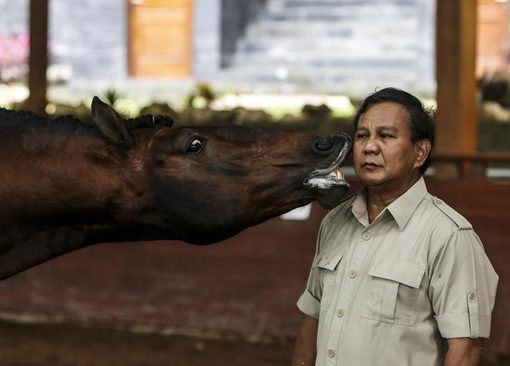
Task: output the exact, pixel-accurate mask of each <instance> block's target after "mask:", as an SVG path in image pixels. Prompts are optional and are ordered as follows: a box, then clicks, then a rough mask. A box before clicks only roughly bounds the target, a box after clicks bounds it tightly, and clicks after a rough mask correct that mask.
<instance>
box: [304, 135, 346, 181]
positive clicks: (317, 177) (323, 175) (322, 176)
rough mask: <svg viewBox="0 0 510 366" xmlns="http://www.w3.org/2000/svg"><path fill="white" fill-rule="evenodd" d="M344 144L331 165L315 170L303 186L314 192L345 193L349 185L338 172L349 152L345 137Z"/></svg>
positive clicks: (341, 173)
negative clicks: (341, 189)
mask: <svg viewBox="0 0 510 366" xmlns="http://www.w3.org/2000/svg"><path fill="white" fill-rule="evenodd" d="M345 137H346V138H345V143H344V146H343V147H342V149H341V150H340V151H339V153H338V155H337V157H336V158H335V160H334V161H333V163H332V164H331V165H330V166H329V167H327V168H324V169H315V170H314V171H313V172H312V173H311V174H310V175H309V176H308V177H307V178H306V179H305V181H304V183H303V184H304V186H305V187H309V188H311V189H316V190H320V191H323V190H331V189H333V188H340V187H341V188H344V189H345V190H346V191H347V190H348V189H349V187H350V185H349V183H347V181H346V180H345V175H344V173H343V172H342V171H341V170H340V164H341V163H342V162H343V161H344V160H345V158H346V157H347V155H348V154H349V151H350V150H351V139H350V138H349V136H347V135H345Z"/></svg>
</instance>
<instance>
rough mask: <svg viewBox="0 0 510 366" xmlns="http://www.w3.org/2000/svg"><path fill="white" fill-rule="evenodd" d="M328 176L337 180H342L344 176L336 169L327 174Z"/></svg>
mask: <svg viewBox="0 0 510 366" xmlns="http://www.w3.org/2000/svg"><path fill="white" fill-rule="evenodd" d="M329 176H330V177H333V178H337V179H344V174H343V173H342V171H341V170H340V169H338V168H336V169H335V170H333V171H332V172H331V173H329Z"/></svg>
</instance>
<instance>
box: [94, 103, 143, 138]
mask: <svg viewBox="0 0 510 366" xmlns="http://www.w3.org/2000/svg"><path fill="white" fill-rule="evenodd" d="M91 110H92V119H93V120H94V123H95V125H96V126H97V128H98V129H99V131H100V132H101V134H102V135H103V136H104V137H105V138H106V139H107V140H108V141H109V142H111V143H113V144H115V145H117V146H119V147H126V148H131V147H132V146H133V145H134V144H135V138H134V137H133V134H132V133H131V131H129V129H128V127H127V123H126V120H124V119H123V118H122V117H121V116H119V115H118V114H117V112H115V110H114V109H113V108H112V107H110V106H109V105H108V104H105V103H103V102H102V101H101V100H100V99H99V98H98V97H94V99H92V106H91Z"/></svg>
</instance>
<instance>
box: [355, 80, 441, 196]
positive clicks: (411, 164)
mask: <svg viewBox="0 0 510 366" xmlns="http://www.w3.org/2000/svg"><path fill="white" fill-rule="evenodd" d="M354 124H355V128H356V135H355V139H354V146H353V159H354V169H355V170H356V174H357V175H358V177H359V178H360V180H361V181H362V182H363V183H364V184H365V185H367V187H369V188H371V187H372V188H377V189H379V190H382V191H386V192H394V193H395V192H396V193H397V194H400V193H402V192H404V191H405V190H407V188H409V187H410V186H411V185H412V184H414V182H416V180H418V178H419V177H420V176H421V174H422V173H423V172H424V171H425V169H426V167H427V166H428V164H429V162H430V157H429V155H430V150H431V147H432V143H433V140H434V125H433V122H432V119H431V118H430V116H429V115H428V114H427V112H426V111H425V110H424V108H423V106H422V104H421V103H420V102H419V100H418V99H416V98H415V97H413V96H412V95H410V94H409V93H406V92H403V91H401V90H397V89H393V88H387V89H383V90H381V91H378V92H376V93H374V94H372V95H370V96H369V97H368V98H367V99H366V100H365V102H364V103H363V105H362V106H361V108H360V109H359V111H358V114H357V115H356V118H355V122H354Z"/></svg>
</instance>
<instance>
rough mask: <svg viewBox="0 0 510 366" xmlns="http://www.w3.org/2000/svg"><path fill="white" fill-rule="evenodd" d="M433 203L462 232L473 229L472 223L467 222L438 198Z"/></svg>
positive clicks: (434, 198)
mask: <svg viewBox="0 0 510 366" xmlns="http://www.w3.org/2000/svg"><path fill="white" fill-rule="evenodd" d="M432 202H434V205H435V206H436V207H437V208H438V209H439V210H440V211H441V212H443V213H444V214H445V215H446V216H448V217H449V218H450V219H451V220H452V221H453V222H454V223H455V224H456V225H457V226H458V227H459V229H460V230H469V229H472V228H473V226H472V225H471V223H470V222H469V221H468V220H466V218H464V216H462V215H461V214H460V213H458V212H457V211H455V210H454V209H453V208H451V207H450V206H448V205H447V204H446V203H445V202H444V201H443V200H441V199H439V198H437V197H433V198H432Z"/></svg>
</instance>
